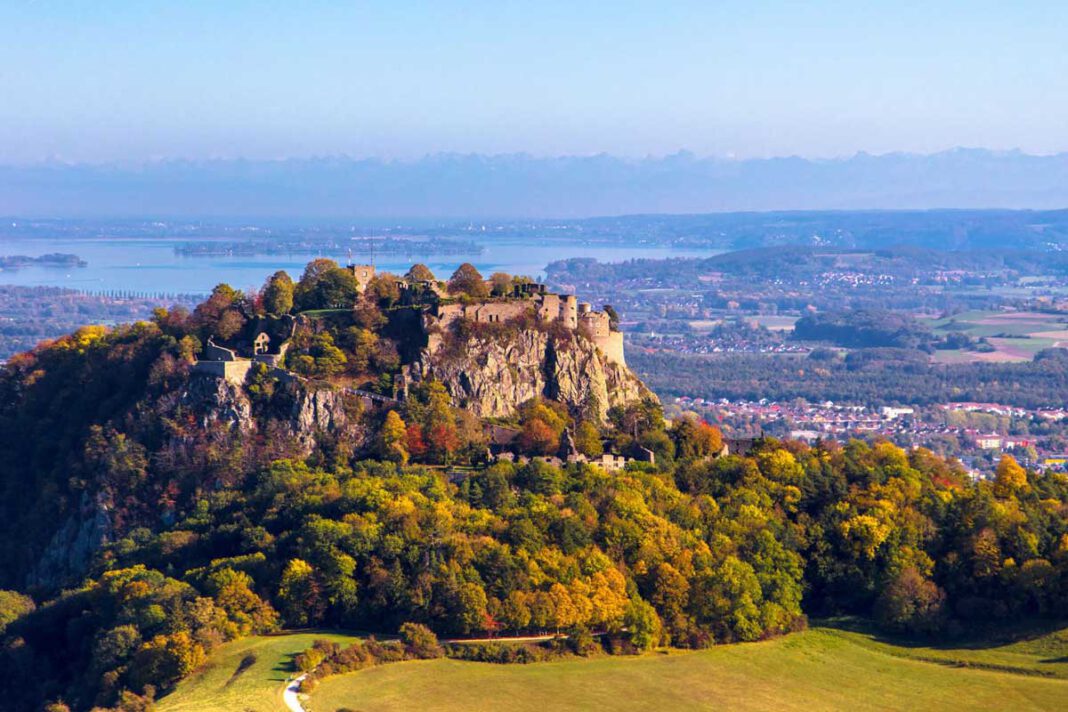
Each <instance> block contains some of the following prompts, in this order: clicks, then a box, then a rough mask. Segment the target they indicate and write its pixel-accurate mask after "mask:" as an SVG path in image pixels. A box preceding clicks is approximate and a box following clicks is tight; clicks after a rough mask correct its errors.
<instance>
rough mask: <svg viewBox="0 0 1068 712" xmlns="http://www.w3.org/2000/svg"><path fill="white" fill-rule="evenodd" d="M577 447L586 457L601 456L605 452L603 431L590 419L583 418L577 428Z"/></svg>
mask: <svg viewBox="0 0 1068 712" xmlns="http://www.w3.org/2000/svg"><path fill="white" fill-rule="evenodd" d="M575 447H576V448H577V449H578V451H579V452H581V453H582V454H583V455H585V456H586V457H600V456H601V455H602V454H604V444H603V443H602V442H601V431H600V430H599V429H598V428H597V426H596V425H594V424H593V423H591V422H590V421H588V420H583V421H582V422H581V423H579V424H578V427H577V428H575Z"/></svg>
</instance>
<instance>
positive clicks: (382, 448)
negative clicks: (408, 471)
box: [377, 410, 408, 465]
mask: <svg viewBox="0 0 1068 712" xmlns="http://www.w3.org/2000/svg"><path fill="white" fill-rule="evenodd" d="M407 439H408V427H407V426H406V425H405V424H404V421H403V420H401V417H400V416H399V415H397V413H396V411H392V410H391V411H389V412H388V413H386V419H385V420H384V421H383V422H382V427H381V429H379V431H378V441H377V447H378V454H379V455H380V456H381V457H383V458H384V459H386V460H389V461H390V462H396V463H399V464H401V465H405V464H407V463H408V450H407V449H406V447H405V444H406V442H407Z"/></svg>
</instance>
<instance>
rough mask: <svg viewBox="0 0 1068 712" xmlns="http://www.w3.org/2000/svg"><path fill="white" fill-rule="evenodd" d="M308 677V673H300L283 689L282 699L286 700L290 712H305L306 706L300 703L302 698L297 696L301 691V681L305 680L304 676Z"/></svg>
mask: <svg viewBox="0 0 1068 712" xmlns="http://www.w3.org/2000/svg"><path fill="white" fill-rule="evenodd" d="M306 677H307V675H298V676H297V677H295V678H293V679H292V680H290V681H289V682H287V683H286V688H285V689H284V690H283V691H282V699H283V700H285V703H286V707H288V708H289V712H305V710H304V706H303V705H301V704H300V698H298V697H297V694H298V693H299V692H300V683H302V682H304V678H306Z"/></svg>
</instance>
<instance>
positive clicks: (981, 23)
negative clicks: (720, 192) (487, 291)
mask: <svg viewBox="0 0 1068 712" xmlns="http://www.w3.org/2000/svg"><path fill="white" fill-rule="evenodd" d="M932 6H933V7H932ZM1065 37H1068V3H1065V2H1063V1H1060V2H1056V1H1053V0H1048V1H1047V0H1017V1H1016V2H1007V1H1005V0H1001V1H998V2H993V1H989V0H969V1H967V2H963V1H958V0H928V1H927V2H914V1H913V0H904V1H901V0H898V1H896V2H890V1H875V0H852V1H850V2H846V1H834V0H809V1H808V2H804V1H800V0H798V1H791V0H764V1H761V0H749V1H748V2H742V1H735V0H720V1H717V0H705V1H704V2H688V1H681V2H671V1H670V0H665V1H664V2H627V1H626V0H617V1H615V2H612V1H609V0H602V1H601V2H582V1H580V0H572V1H571V2H557V1H556V0H541V1H540V2H525V3H519V2H507V1H505V0H492V1H482V0H472V1H470V2H464V3H459V2H446V1H445V0H438V1H437V2H406V1H404V0H393V1H391V2H387V1H382V2H356V1H342V0H335V1H334V2H320V1H317V0H287V1H285V2H281V1H277V0H166V1H165V0H136V1H134V0H84V1H83V0H4V2H3V3H2V4H0V162H3V163H26V162H36V161H41V160H47V159H53V158H55V159H61V160H69V161H111V160H123V161H139V160H144V159H150V158H163V157H172V158H173V157H186V158H206V157H227V158H233V157H248V158H280V157H289V156H308V155H332V154H348V155H352V156H381V157H387V158H412V157H417V156H420V155H423V154H426V153H433V152H438V151H460V152H485V153H498V152H520V151H522V152H529V153H533V154H536V155H556V154H565V153H568V154H570V153H576V154H590V153H597V152H609V153H614V154H619V155H626V156H642V155H646V154H664V153H670V152H673V151H675V150H678V149H687V150H690V151H693V152H695V153H698V154H701V155H733V156H738V157H752V156H772V155H788V154H798V155H804V156H841V155H849V154H852V153H854V152H856V151H862V150H863V151H869V152H873V153H882V152H888V151H896V150H901V151H918V152H932V151H937V150H941V149H944V148H948V147H952V146H958V145H967V146H982V147H988V148H995V149H1009V148H1021V149H1023V150H1025V151H1028V152H1034V153H1050V152H1057V151H1068V130H1066V129H1065V127H1066V126H1068V42H1066V41H1065Z"/></svg>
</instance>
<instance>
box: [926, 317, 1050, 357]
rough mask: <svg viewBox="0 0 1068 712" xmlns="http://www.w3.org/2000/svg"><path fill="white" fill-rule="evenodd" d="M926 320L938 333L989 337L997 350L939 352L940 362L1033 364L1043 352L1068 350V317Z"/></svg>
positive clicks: (988, 339)
mask: <svg viewBox="0 0 1068 712" xmlns="http://www.w3.org/2000/svg"><path fill="white" fill-rule="evenodd" d="M921 321H924V322H925V323H926V324H927V325H928V326H930V327H931V329H932V330H933V331H934V332H935V333H936V334H949V333H954V332H956V333H964V334H967V335H968V336H971V337H972V338H976V339H978V338H984V337H985V338H986V339H987V341H989V342H990V344H991V346H993V347H994V351H992V352H990V353H980V352H974V351H955V350H954V351H939V352H937V353H936V354H935V355H934V360H935V361H936V362H939V363H972V362H984V361H986V362H1001V363H1008V362H1019V361H1030V360H1031V359H1033V358H1034V356H1035V354H1036V353H1038V352H1039V351H1041V350H1043V349H1048V348H1053V347H1068V317H1065V316H1063V315H1060V314H1045V313H1041V312H1027V311H1012V312H992V311H970V312H963V313H961V314H956V315H954V316H952V317H950V318H946V319H926V320H921Z"/></svg>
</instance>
